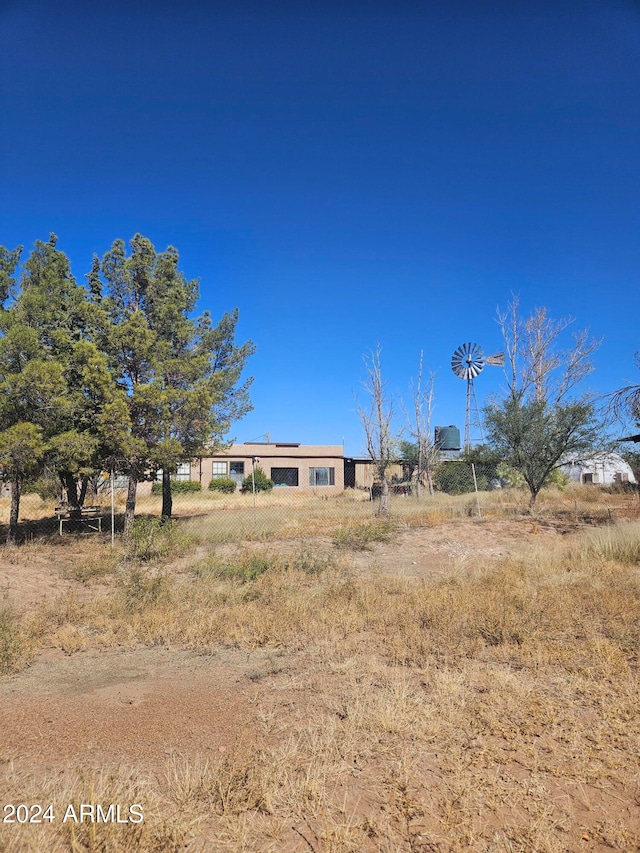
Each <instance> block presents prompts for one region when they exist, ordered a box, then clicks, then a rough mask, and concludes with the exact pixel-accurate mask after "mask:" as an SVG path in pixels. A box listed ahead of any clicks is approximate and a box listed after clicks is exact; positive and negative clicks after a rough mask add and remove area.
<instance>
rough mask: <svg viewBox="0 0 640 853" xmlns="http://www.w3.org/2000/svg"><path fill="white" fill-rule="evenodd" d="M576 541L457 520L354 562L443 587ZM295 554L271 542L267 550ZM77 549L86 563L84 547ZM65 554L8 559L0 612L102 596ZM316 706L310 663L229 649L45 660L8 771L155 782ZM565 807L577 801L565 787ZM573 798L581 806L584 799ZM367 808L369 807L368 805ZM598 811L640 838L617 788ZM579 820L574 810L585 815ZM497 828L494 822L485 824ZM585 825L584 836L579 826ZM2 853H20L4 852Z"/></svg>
mask: <svg viewBox="0 0 640 853" xmlns="http://www.w3.org/2000/svg"><path fill="white" fill-rule="evenodd" d="M567 535H568V536H571V531H570V530H568V529H567V528H566V527H562V526H561V525H553V524H550V523H547V524H541V523H538V522H532V521H529V520H523V521H518V522H514V521H484V522H478V521H475V520H468V521H457V522H452V523H449V524H442V525H439V526H437V527H433V528H416V529H406V530H403V531H401V532H400V533H399V535H398V536H397V537H396V538H395V539H394V540H393V541H392V542H389V543H378V544H375V545H373V546H372V548H371V550H367V551H362V552H355V553H349V554H348V555H347V556H346V558H345V559H346V562H347V564H348V567H349V569H350V570H351V571H352V572H353V573H354V574H355V575H357V576H363V575H369V574H376V573H379V574H383V575H398V576H400V577H402V578H407V579H411V578H421V579H438V578H443V577H446V576H447V575H449V574H452V573H456V572H468V571H473V569H474V566H475V565H476V564H477V563H478V562H479V561H480V558H482V560H484V561H485V562H486V561H487V560H492V559H496V560H498V559H502V558H504V557H505V556H513V557H516V558H517V557H518V556H521V555H522V554H523V553H525V552H528V553H531V551H535V550H541V551H544V548H545V547H546V545H547V544H550V543H555V542H557V540H558V538H559V537H563V536H567ZM295 546H296V543H287V544H282V543H280V544H279V543H270V544H269V545H268V548H269V549H273V550H277V549H278V548H287V547H289V548H291V547H295ZM248 547H258V546H254V545H251V546H248ZM261 547H264V546H261ZM316 547H317V548H319V549H320V550H323V549H324V550H325V551H326V552H327V553H329V552H330V551H331V549H332V548H333V547H334V546H333V545H332V544H331V542H329V541H328V540H326V541H320V542H319V543H316ZM78 549H79V553H81V549H82V543H81V541H79V544H78ZM60 553H61V556H60V560H59V561H57V562H56V565H54V566H52V565H51V558H50V556H47V554H46V552H44V551H43V550H37V549H34V551H33V554H32V555H31V556H28V555H27V559H26V561H25V560H24V559H23V561H22V562H21V565H20V568H19V571H18V570H17V566H16V565H15V564H14V563H13V562H9V561H7V559H6V556H5V558H4V560H3V561H2V562H0V604H10V605H11V606H12V607H14V608H15V609H16V610H18V611H21V610H23V609H32V608H34V607H35V606H36V605H38V604H39V603H41V602H47V601H48V602H51V601H53V600H55V599H56V598H57V597H58V596H60V595H61V594H64V593H66V592H69V591H71V592H73V593H75V594H76V595H78V596H80V597H82V596H90V595H92V594H93V592H92V588H91V587H87V586H85V585H84V584H82V583H81V582H79V581H77V580H74V579H71V578H70V577H69V576H68V573H66V568H67V566H66V564H65V559H67V557H65V556H64V554H63V551H62V549H60ZM65 553H66V554H68V553H69V552H65ZM77 556H78V555H77V554H75V556H73V559H72V560H71V561H73V560H77ZM317 702H318V698H317V691H316V689H315V686H314V678H313V661H312V660H310V659H308V658H304V656H302V655H301V654H300V653H296V654H284V653H280V652H273V651H269V650H264V649H259V650H257V651H255V652H251V653H247V652H243V651H240V650H238V649H233V648H221V649H219V650H217V651H216V652H215V653H214V654H211V655H208V656H203V655H198V654H195V653H191V652H187V651H183V650H180V649H176V648H171V647H166V646H162V647H151V648H149V647H140V648H137V649H134V650H123V649H114V650H109V651H96V650H87V651H80V652H77V653H75V654H73V655H66V654H64V653H63V652H62V651H60V650H59V649H51V648H49V649H44V650H43V651H42V652H41V653H40V654H39V655H38V656H37V657H36V659H35V660H34V661H33V663H32V664H31V666H30V667H29V668H28V669H26V670H24V671H23V672H21V673H18V674H15V675H12V676H7V677H4V678H2V679H1V680H0V770H1V769H2V768H3V767H4V768H5V769H6V768H8V767H11V770H12V772H19V773H20V774H22V775H24V774H32V775H33V776H35V777H37V776H38V775H39V774H45V773H46V774H51V773H55V772H62V771H64V770H65V769H67V768H69V767H70V766H83V765H92V766H96V765H119V764H122V765H126V766H130V767H131V766H133V767H136V768H137V769H138V770H141V771H149V772H153V771H154V770H158V769H159V768H161V767H162V765H163V762H165V761H166V758H167V756H169V755H171V754H173V753H178V754H180V755H195V754H197V753H200V754H204V755H219V754H223V753H224V752H225V751H226V750H229V749H231V748H233V746H234V744H235V743H237V741H238V739H239V738H240V737H241V736H242V732H243V731H246V730H248V729H251V727H255V726H258V725H259V722H258V717H259V716H260V715H262V716H263V717H264V715H265V714H272V715H273V714H275V715H277V719H278V720H279V723H280V730H282V729H283V728H286V727H291V730H292V731H294V730H295V728H296V726H299V725H300V721H301V718H304V717H305V715H308V714H310V713H311V712H312V710H313V708H314V705H315V704H317ZM639 748H640V744H639ZM435 760H436V759H435V758H434V761H435ZM507 765H508V767H509V768H510V769H509V772H510V773H512V774H515V775H513V778H514V779H515V778H516V775H517V762H515V763H514V761H513V757H511V758H510V759H509V761H508V762H507V764H506V765H505V768H503V772H505V773H506V772H507ZM520 770H522V768H520ZM428 771H429V768H425V772H428ZM496 772H499V768H498V769H497V771H496ZM520 775H521V777H522V778H521V779H520V781H519V782H517V784H525V782H524V776H526V773H524V772H522V773H521V774H520ZM514 784H516V783H515V782H514ZM558 795H559V796H560V794H558ZM562 796H570V795H569V794H567V788H566V787H565V788H564V789H563V794H562ZM573 796H574V798H575V803H579V802H580V796H581V794H580V791H579V790H575V791H574V792H573ZM361 808H366V801H365V802H364V805H363V806H361ZM586 810H587V807H586V806H583V807H582V811H583V812H585V811H586ZM588 810H589V815H588V818H589V821H591V823H594V822H597V821H598V820H600V821H609V822H614V823H616V822H617V823H620V824H624V825H627V826H630V827H635V828H636V830H637V831H638V832H640V817H639V815H638V813H636V814H635V815H634V814H632V813H631V812H630V809H629V802H628V800H627V799H626V798H623V797H620V796H619V793H618V792H616V791H615V790H613V789H612V790H610V791H608V792H606V791H603V792H602V793H601V795H600V797H599V799H598V800H597V801H595V800H594V799H592V800H591V801H590V803H589V807H588ZM638 811H639V812H640V802H639V803H638ZM579 812H580V809H579V808H578V806H576V810H575V814H579ZM499 819H500V816H499V815H496V814H494V815H493V816H489V817H487V820H493V821H497V822H499ZM575 826H576V827H578V828H579V826H580V821H579V820H577V822H576V824H575ZM575 831H576V832H577V831H578V830H577V829H576V830H575ZM416 837H417V836H416ZM292 844H293V842H292ZM307 845H308V846H306V845H305V843H304V841H303V840H300V841H299V844H298V846H297V847H296V846H295V845H293V846H292V847H291V849H298V850H300V851H302V850H305V849H306V850H308V849H309V847H311V849H318V850H320V849H323V848H322V847H320V846H318V847H317V848H316V846H314V845H312V844H310V843H309V842H308V841H307ZM611 847H613V848H614V849H624V848H623V847H616V845H611ZM0 849H6V850H10V849H11V848H10V846H9V847H6V848H2V845H1V844H0ZM403 849H404V848H403ZM407 849H408V848H407ZM411 849H412V850H425V851H426V850H427V849H436V848H427V847H420V846H419V843H418V841H416V842H415V847H412V848H411ZM437 849H443V850H444V849H446V848H444V847H443V848H437ZM513 849H514V850H515V849H516V848H513ZM518 849H520V848H518ZM567 849H569V848H567ZM570 849H571V850H575V851H578V850H580V851H582V850H584V851H593V850H605V849H607V845H601V844H596V843H595V842H594V840H593V838H592V837H591V836H590V835H589V832H588V831H587V830H585V831H584V833H583V834H582V836H581V837H574V841H573V846H572V847H571V848H570ZM633 849H637V848H633Z"/></svg>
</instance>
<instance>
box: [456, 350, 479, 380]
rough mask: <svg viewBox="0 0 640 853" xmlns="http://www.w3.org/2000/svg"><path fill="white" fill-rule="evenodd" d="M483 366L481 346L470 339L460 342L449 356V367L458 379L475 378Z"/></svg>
mask: <svg viewBox="0 0 640 853" xmlns="http://www.w3.org/2000/svg"><path fill="white" fill-rule="evenodd" d="M483 367H484V356H483V353H482V348H481V347H480V346H479V344H474V343H472V342H471V341H468V342H467V343H464V344H461V345H460V346H459V347H458V348H457V349H456V350H455V352H454V353H453V356H452V357H451V369H452V370H453V372H454V373H455V374H456V376H458V377H459V378H460V379H466V380H467V381H469V380H472V379H475V378H476V376H478V375H479V373H480V371H481V370H482V368H483Z"/></svg>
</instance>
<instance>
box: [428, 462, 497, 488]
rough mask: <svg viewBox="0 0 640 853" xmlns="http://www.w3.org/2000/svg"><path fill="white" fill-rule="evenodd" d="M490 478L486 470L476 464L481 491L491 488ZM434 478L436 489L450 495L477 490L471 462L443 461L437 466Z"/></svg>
mask: <svg viewBox="0 0 640 853" xmlns="http://www.w3.org/2000/svg"><path fill="white" fill-rule="evenodd" d="M490 479H491V478H490V477H489V475H488V474H487V473H486V471H485V470H481V469H479V468H478V467H477V466H476V480H477V483H478V490H479V491H481V492H484V491H486V490H487V489H488V488H489V481H490ZM433 480H434V485H435V487H436V489H437V490H438V491H439V492H446V494H448V495H464V494H466V493H467V492H473V491H475V485H474V482H473V471H472V470H471V463H470V462H462V461H461V462H443V463H442V464H441V465H438V467H437V468H436V472H435V475H434V478H433Z"/></svg>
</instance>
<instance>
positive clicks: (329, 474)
mask: <svg viewBox="0 0 640 853" xmlns="http://www.w3.org/2000/svg"><path fill="white" fill-rule="evenodd" d="M335 484H336V469H335V468H309V485H310V486H335Z"/></svg>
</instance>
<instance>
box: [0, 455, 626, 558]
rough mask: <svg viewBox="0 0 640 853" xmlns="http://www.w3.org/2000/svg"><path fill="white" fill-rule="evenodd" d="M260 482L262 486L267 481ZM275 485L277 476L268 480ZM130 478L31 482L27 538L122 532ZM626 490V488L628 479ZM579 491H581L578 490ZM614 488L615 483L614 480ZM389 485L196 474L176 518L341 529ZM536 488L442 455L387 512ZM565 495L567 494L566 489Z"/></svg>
mask: <svg viewBox="0 0 640 853" xmlns="http://www.w3.org/2000/svg"><path fill="white" fill-rule="evenodd" d="M552 480H553V482H552V484H551V485H552V486H554V487H555V492H556V493H557V494H558V496H559V495H560V493H561V491H562V490H566V489H567V487H568V485H569V484H568V478H567V477H566V476H564V475H563V474H561V473H557V474H554V476H553V478H552ZM258 486H259V487H258ZM268 486H270V483H268ZM126 487H127V480H126V477H122V476H118V475H116V476H115V477H114V478H113V479H112V478H111V477H109V476H102V477H100V478H97V479H96V480H94V481H92V482H90V483H89V484H88V487H87V492H86V495H85V496H84V504H83V508H82V509H81V510H77V509H74V508H73V507H69V506H68V505H64V503H62V502H61V497H62V495H61V493H60V490H59V487H58V485H57V483H56V481H55V480H53V479H45V480H41V481H38V482H36V483H34V484H29V485H28V486H27V488H26V490H25V493H24V494H23V495H22V498H21V504H20V519H19V528H20V531H19V538H20V539H21V540H22V541H29V540H34V539H37V538H38V537H47V536H54V535H55V536H68V535H74V536H89V535H93V536H98V537H102V538H103V539H105V540H107V541H108V540H109V539H110V538H112V539H114V540H115V539H116V538H118V537H119V535H120V534H121V532H122V530H123V524H124V511H125V502H126V494H127V488H126ZM570 488H573V490H574V492H573V493H572V494H573V503H574V508H576V511H577V502H578V500H580V501H582V502H588V503H591V504H592V503H593V502H594V500H598V499H599V498H598V496H599V495H602V494H603V490H602V488H596V489H594V487H593V486H576V485H574V486H570ZM621 489H622V487H621ZM576 490H579V493H578V491H576ZM609 491H611V488H609ZM381 492H382V488H381V484H380V483H378V482H375V481H372V482H371V484H370V485H369V486H366V487H365V486H360V487H354V488H346V489H344V490H339V491H336V490H333V492H331V493H328V491H327V489H326V488H325V489H323V487H322V486H318V487H317V488H310V487H303V488H300V487H296V486H287V485H280V486H276V487H265V484H264V483H263V482H261V481H259V482H258V483H257V485H256V487H255V489H254V488H251V487H249V488H247V484H246V482H245V488H244V489H242V488H241V486H240V484H232V486H231V487H229V488H228V489H226V490H221V489H210V488H207V489H203V488H202V486H201V484H200V483H198V482H194V481H191V480H184V479H183V480H179V479H176V480H174V481H173V487H172V494H173V518H174V519H175V521H176V523H177V524H178V525H179V526H180V528H182V529H183V530H184V531H185V532H187V533H189V534H191V535H192V536H193V537H194V539H195V540H198V541H201V542H203V543H218V542H219V543H223V542H242V541H244V540H247V541H251V540H256V539H264V540H273V539H277V538H285V539H286V538H300V539H305V538H312V537H317V536H329V537H335V536H336V534H337V532H338V531H340V530H341V529H343V528H344V527H345V526H346V527H349V526H357V525H363V524H367V523H371V521H372V520H373V519H375V518H378V517H379V515H380V498H381ZM528 499H529V492H528V490H527V489H526V487H525V485H524V481H523V479H522V477H521V475H518V474H517V473H516V472H514V471H513V470H511V469H508V468H507V467H506V466H504V465H501V464H474V463H471V462H468V461H466V460H456V461H447V462H442V463H440V464H438V465H437V466H435V467H434V468H433V470H432V471H431V472H430V476H429V477H426V478H425V481H424V483H422V484H417V483H416V482H415V481H411V480H406V479H403V477H402V471H401V469H400V470H399V471H398V472H397V473H395V474H393V475H392V476H391V477H390V482H389V496H388V514H389V518H390V519H391V521H392V522H393V523H397V524H407V525H412V524H419V523H421V520H422V521H423V522H425V523H427V522H428V521H429V519H432V520H438V519H440V520H446V519H450V518H457V517H467V518H469V517H480V518H481V517H483V514H484V513H486V512H489V513H491V512H494V514H495V512H497V511H500V512H502V513H503V514H507V515H508V514H510V513H511V514H512V513H514V512H522V511H525V510H526V508H527V505H528ZM558 499H559V497H558ZM9 504H10V498H9V495H8V492H7V490H6V489H5V491H4V493H3V497H2V499H1V501H0V506H1V509H2V514H3V517H2V519H1V523H2V533H0V535H2V538H3V539H4V536H5V535H6V530H7V525H8V519H9ZM161 506H162V495H161V493H160V484H159V483H154V484H151V483H148V482H147V483H141V484H139V489H138V496H137V503H136V518H137V519H139V520H140V523H144V522H145V521H146V522H147V523H149V521H150V520H153V519H156V520H159V518H160V513H161Z"/></svg>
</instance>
